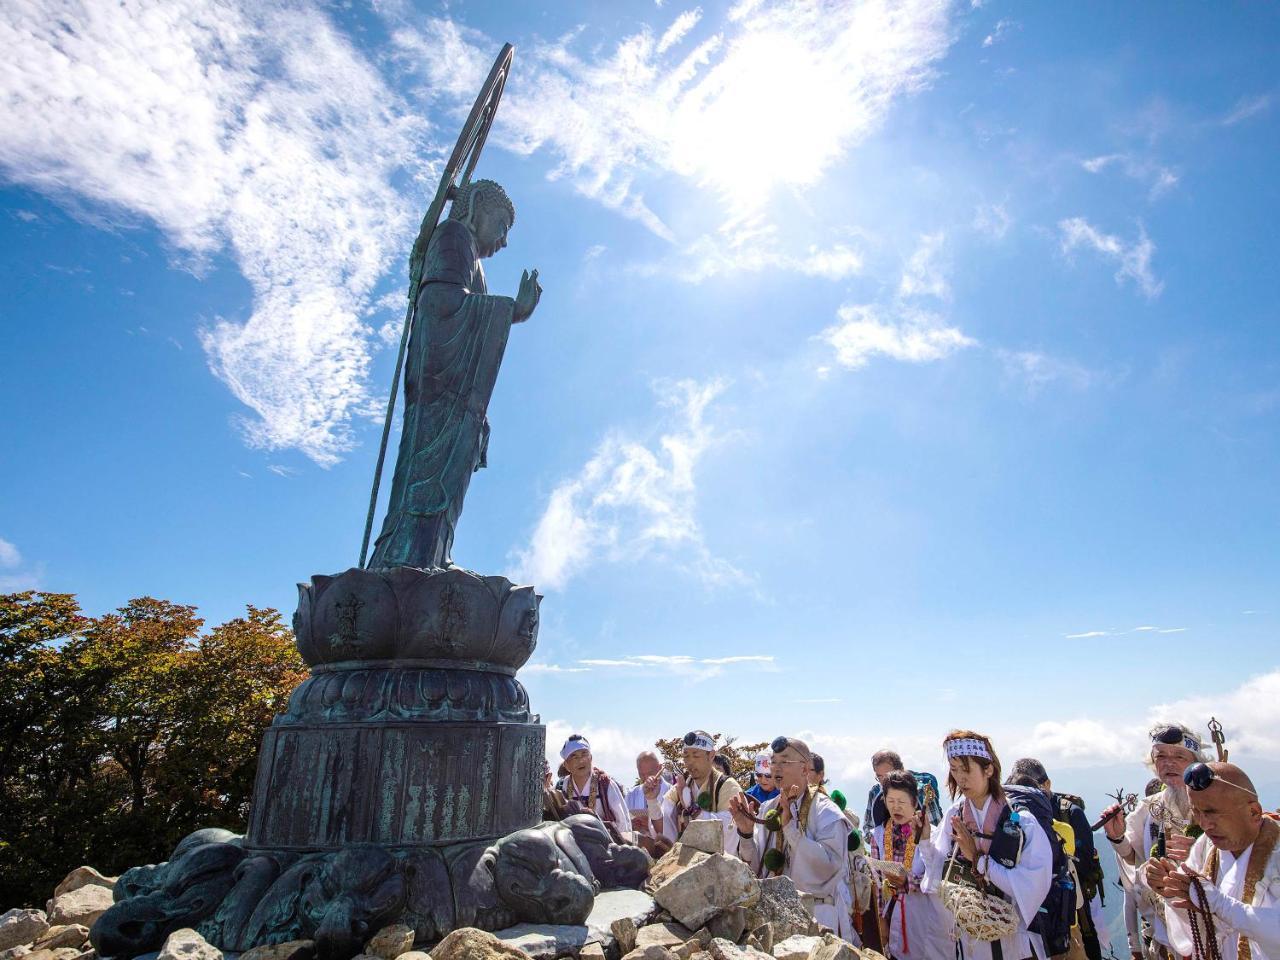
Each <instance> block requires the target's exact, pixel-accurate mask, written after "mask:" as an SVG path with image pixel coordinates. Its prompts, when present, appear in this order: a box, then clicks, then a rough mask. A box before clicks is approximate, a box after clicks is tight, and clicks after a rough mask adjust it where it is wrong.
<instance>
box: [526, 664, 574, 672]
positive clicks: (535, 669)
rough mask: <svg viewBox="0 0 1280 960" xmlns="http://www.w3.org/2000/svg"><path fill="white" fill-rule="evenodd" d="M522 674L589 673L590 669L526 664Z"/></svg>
mask: <svg viewBox="0 0 1280 960" xmlns="http://www.w3.org/2000/svg"><path fill="white" fill-rule="evenodd" d="M520 670H521V672H522V673H590V672H591V668H590V667H564V666H561V665H560V664H558V663H526V664H525V665H524V666H523V667H521V668H520Z"/></svg>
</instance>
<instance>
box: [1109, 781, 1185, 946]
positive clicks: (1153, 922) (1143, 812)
mask: <svg viewBox="0 0 1280 960" xmlns="http://www.w3.org/2000/svg"><path fill="white" fill-rule="evenodd" d="M1155 800H1159V801H1160V802H1161V803H1172V804H1174V806H1175V808H1176V809H1177V811H1178V812H1179V815H1181V816H1184V817H1185V818H1186V819H1187V820H1188V821H1189V820H1190V815H1189V814H1190V803H1191V801H1190V800H1185V801H1184V800H1183V798H1182V795H1181V794H1175V793H1173V792H1172V791H1170V790H1169V789H1168V788H1166V789H1164V790H1161V791H1160V792H1159V793H1157V794H1153V795H1152V796H1150V797H1143V799H1142V802H1141V803H1139V804H1138V805H1137V807H1135V808H1134V809H1133V811H1132V812H1131V813H1130V814H1129V816H1128V817H1126V818H1125V825H1124V838H1125V839H1126V840H1128V841H1129V845H1130V846H1131V847H1132V848H1133V851H1134V859H1135V861H1136V862H1135V863H1134V864H1132V865H1130V864H1129V863H1126V862H1125V859H1124V857H1122V856H1120V853H1119V851H1117V852H1116V863H1117V865H1118V867H1119V870H1120V885H1121V886H1122V887H1123V888H1124V889H1125V891H1126V892H1129V893H1132V895H1133V900H1134V905H1135V906H1136V907H1137V910H1138V916H1139V917H1141V918H1142V919H1143V920H1145V921H1146V922H1147V924H1148V925H1150V927H1151V939H1152V940H1154V941H1155V942H1156V943H1158V944H1160V945H1161V946H1163V947H1170V948H1171V947H1172V944H1170V943H1169V933H1168V931H1167V930H1166V929H1165V923H1164V916H1165V908H1164V901H1163V900H1161V899H1160V897H1159V896H1157V895H1156V893H1155V891H1153V890H1152V889H1151V888H1150V887H1148V886H1147V881H1146V877H1145V875H1144V872H1143V870H1142V866H1143V864H1145V863H1146V862H1147V861H1148V860H1149V859H1151V846H1152V844H1154V843H1155V840H1156V833H1157V832H1158V831H1159V824H1158V823H1157V822H1156V821H1155V819H1154V818H1153V817H1152V816H1151V803H1152V801H1155ZM1183 803H1185V804H1186V805H1187V808H1186V810H1185V811H1184V810H1183V809H1182V804H1183ZM1112 846H1114V844H1112Z"/></svg>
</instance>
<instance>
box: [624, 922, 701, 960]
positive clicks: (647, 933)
mask: <svg viewBox="0 0 1280 960" xmlns="http://www.w3.org/2000/svg"><path fill="white" fill-rule="evenodd" d="M691 936H693V932H692V931H691V930H690V929H689V928H688V927H686V926H683V925H681V924H679V923H651V924H649V926H647V927H641V928H640V929H639V930H638V931H637V932H636V945H635V946H634V947H632V950H643V949H644V948H645V947H651V946H654V945H655V944H656V945H657V946H659V947H666V948H667V949H668V950H670V949H672V948H673V947H678V946H680V945H681V944H683V943H684V942H685V941H686V940H688V939H689V938H690V937H691ZM627 952H628V953H630V951H627Z"/></svg>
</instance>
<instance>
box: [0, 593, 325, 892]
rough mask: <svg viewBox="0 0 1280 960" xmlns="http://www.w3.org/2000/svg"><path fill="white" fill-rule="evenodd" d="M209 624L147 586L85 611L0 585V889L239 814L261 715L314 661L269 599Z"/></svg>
mask: <svg viewBox="0 0 1280 960" xmlns="http://www.w3.org/2000/svg"><path fill="white" fill-rule="evenodd" d="M203 626H204V621H203V620H202V619H201V618H200V617H199V616H197V615H196V612H195V609H194V608H193V607H189V606H182V605H179V604H174V603H169V602H167V601H164V600H157V599H154V598H152V597H141V598H138V599H136V600H131V601H130V602H129V603H128V604H126V605H125V606H123V607H121V608H120V609H119V610H117V611H115V612H114V613H109V614H106V615H104V616H101V617H97V618H88V617H85V616H83V615H82V614H81V612H80V609H79V605H78V604H77V603H76V600H75V597H74V596H73V595H71V594H57V593H41V592H36V591H26V592H23V593H16V594H7V595H0V904H3V905H4V906H14V905H18V904H40V903H42V902H43V900H44V898H45V897H47V896H48V894H49V891H50V890H51V889H52V887H53V885H54V884H56V883H57V882H58V880H60V879H61V878H62V877H63V876H64V875H65V874H66V873H67V872H68V871H69V870H70V869H71V868H73V867H75V866H77V865H78V864H81V863H92V864H94V865H95V866H97V867H99V869H102V870H105V871H107V872H111V873H114V872H118V871H119V870H123V869H126V868H128V867H130V866H133V865H136V864H139V863H149V862H156V861H159V860H162V859H164V858H165V857H166V856H167V855H168V853H169V851H170V850H172V849H173V846H174V845H175V844H176V843H177V841H178V840H179V839H181V838H182V837H183V836H184V835H185V834H187V833H189V832H190V831H191V830H194V829H196V828H198V827H203V826H222V827H227V828H229V829H233V830H242V829H243V828H244V824H245V816H246V814H247V811H248V804H249V800H250V797H251V795H252V789H253V774H254V769H255V766H256V756H257V749H258V743H259V741H260V740H261V737H262V731H263V729H264V728H265V727H266V726H267V724H269V723H270V721H271V717H272V716H273V715H274V714H275V713H277V712H279V711H281V710H282V709H283V708H284V705H285V701H286V699H287V697H288V695H289V692H290V691H291V690H292V689H293V688H294V687H295V686H297V684H298V683H300V682H301V681H302V679H303V678H304V677H305V676H306V672H305V667H304V666H303V664H302V661H301V659H300V658H299V657H298V654H297V652H296V650H295V649H294V646H293V638H292V635H291V634H290V632H289V630H288V629H287V628H286V627H285V626H284V625H283V624H282V623H281V622H280V616H279V614H278V613H277V612H276V611H274V610H269V609H259V608H256V607H252V606H250V607H249V608H248V609H247V611H246V614H245V616H244V617H240V618H236V619H234V620H231V621H229V622H228V623H224V624H222V625H221V626H218V627H215V628H214V629H213V630H211V631H208V632H206V633H203V634H202V633H201V631H202V628H203Z"/></svg>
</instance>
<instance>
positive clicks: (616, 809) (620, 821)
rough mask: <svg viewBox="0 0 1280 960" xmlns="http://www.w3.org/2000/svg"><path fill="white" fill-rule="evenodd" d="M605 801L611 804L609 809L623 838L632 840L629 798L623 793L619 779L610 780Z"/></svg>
mask: <svg viewBox="0 0 1280 960" xmlns="http://www.w3.org/2000/svg"><path fill="white" fill-rule="evenodd" d="M605 802H607V803H608V804H609V809H610V810H611V811H612V813H613V822H614V823H615V824H616V825H617V827H618V832H619V833H621V834H622V839H624V840H630V839H631V838H632V836H633V833H632V830H631V811H630V810H628V809H627V798H626V797H624V796H623V795H622V788H621V787H620V786H618V784H617V781H614V780H610V781H609V790H608V796H607V797H606V798H605Z"/></svg>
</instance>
